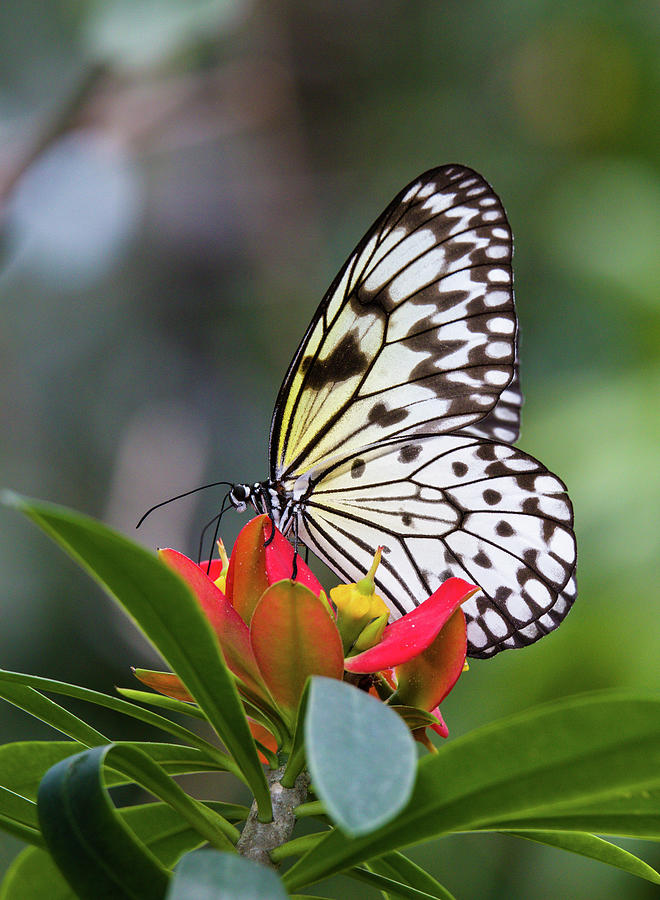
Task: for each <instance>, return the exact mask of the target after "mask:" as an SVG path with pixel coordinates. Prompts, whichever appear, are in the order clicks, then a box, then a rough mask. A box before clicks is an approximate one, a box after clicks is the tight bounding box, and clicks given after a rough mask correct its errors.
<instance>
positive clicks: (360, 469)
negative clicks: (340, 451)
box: [351, 459, 366, 478]
mask: <svg viewBox="0 0 660 900" xmlns="http://www.w3.org/2000/svg"><path fill="white" fill-rule="evenodd" d="M365 468H366V465H365V462H364V460H363V459H354V460H353V464H352V465H351V478H361V477H362V476H363V475H364V470H365Z"/></svg>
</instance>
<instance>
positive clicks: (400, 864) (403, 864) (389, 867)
mask: <svg viewBox="0 0 660 900" xmlns="http://www.w3.org/2000/svg"><path fill="white" fill-rule="evenodd" d="M369 868H370V869H373V871H374V872H379V873H380V874H381V875H387V876H389V877H390V878H395V879H396V880H397V881H403V882H404V883H405V884H408V885H410V887H413V888H417V890H418V891H426V893H427V894H428V895H430V896H431V897H437V898H438V900H454V896H453V894H450V893H449V891H448V890H447V888H446V887H444V886H443V885H442V884H440V882H439V881H437V880H436V879H435V878H434V877H433V876H432V875H429V873H428V872H426V871H425V870H424V869H422V867H421V866H418V865H417V863H414V862H413V861H412V860H411V859H408V857H407V856H404V855H403V853H388V854H387V855H386V856H381V857H380V859H372V860H371V861H370V862H369Z"/></svg>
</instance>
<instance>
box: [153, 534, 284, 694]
mask: <svg viewBox="0 0 660 900" xmlns="http://www.w3.org/2000/svg"><path fill="white" fill-rule="evenodd" d="M159 556H160V558H161V559H162V560H163V561H164V562H165V563H167V565H168V566H170V567H171V568H172V569H174V570H175V571H176V572H178V574H179V575H180V576H181V577H182V578H183V579H184V581H186V582H187V583H188V585H189V587H191V588H192V590H193V592H194V594H195V596H196V597H197V599H198V601H199V604H200V606H201V607H202V609H203V610H204V613H205V615H206V617H207V619H208V620H209V622H210V624H211V626H212V628H213V630H214V631H215V633H216V634H217V636H218V640H219V641H220V647H221V648H222V653H223V656H224V658H225V662H226V663H227V666H228V667H229V669H231V671H232V672H233V673H234V675H238V677H239V678H240V679H241V681H243V682H244V684H245V685H246V686H247V687H248V688H250V690H252V691H253V692H254V693H256V694H257V696H259V697H261V698H263V699H265V700H269V697H268V690H267V689H266V686H265V685H264V683H263V679H262V678H261V675H260V673H259V666H258V665H257V661H256V660H255V658H254V654H253V652H252V646H251V644H250V634H249V631H248V627H247V625H246V624H245V622H244V621H243V620H242V619H241V617H240V616H239V614H238V613H237V612H236V610H235V609H234V607H233V606H232V605H231V603H229V601H228V600H227V599H226V598H225V595H224V594H223V593H222V591H221V590H220V589H219V588H218V587H216V585H215V584H214V583H213V582H212V581H211V579H210V578H209V576H208V575H207V574H206V572H205V571H203V569H201V568H200V566H198V565H197V563H194V562H193V561H192V560H191V559H188V557H187V556H184V555H183V553H179V552H178V551H177V550H160V551H159Z"/></svg>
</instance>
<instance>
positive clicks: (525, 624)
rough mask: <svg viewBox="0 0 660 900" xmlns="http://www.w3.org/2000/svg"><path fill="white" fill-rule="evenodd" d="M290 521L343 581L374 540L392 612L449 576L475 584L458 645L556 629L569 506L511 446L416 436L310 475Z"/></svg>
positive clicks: (568, 565) (493, 644) (570, 549)
mask: <svg viewBox="0 0 660 900" xmlns="http://www.w3.org/2000/svg"><path fill="white" fill-rule="evenodd" d="M311 486H312V490H311V493H310V495H309V498H308V500H307V501H306V502H305V504H304V506H303V508H302V510H301V515H300V520H299V533H300V536H301V538H302V540H303V541H304V543H305V544H307V545H308V546H309V547H310V548H311V549H312V550H313V552H315V553H316V554H317V555H319V556H320V557H321V558H322V559H325V560H326V561H327V562H328V565H329V566H330V567H331V568H332V569H334V570H335V571H336V572H337V574H339V575H340V576H342V577H343V578H345V579H347V580H353V579H357V578H359V577H361V575H362V574H363V573H364V572H365V571H366V569H367V568H368V566H369V565H370V563H371V559H372V556H373V552H374V549H375V547H376V546H378V544H379V543H380V544H382V545H384V547H385V550H384V553H383V557H382V561H381V564H380V566H379V568H378V571H377V573H376V583H377V587H378V589H379V591H380V593H381V595H382V596H383V599H385V600H386V601H387V602H388V605H389V606H390V608H391V609H392V611H393V615H394V617H395V618H397V617H398V616H399V615H402V614H404V613H405V612H407V611H408V610H410V609H412V608H413V607H415V606H417V605H418V604H419V603H420V602H422V601H423V600H424V599H426V597H428V596H429V595H430V594H431V593H432V592H433V591H434V590H435V589H436V588H437V587H438V586H439V585H440V584H441V583H442V582H443V581H445V580H446V579H447V578H449V577H451V576H452V575H457V576H459V577H462V578H465V579H466V580H467V581H470V582H472V583H474V584H478V585H479V586H480V587H481V589H482V592H483V593H481V594H476V595H475V596H474V597H473V598H471V599H470V600H469V601H468V602H467V603H465V604H464V606H463V610H464V612H465V614H466V617H467V621H468V644H469V647H468V652H469V654H470V655H471V656H478V657H483V656H490V655H492V654H493V653H495V652H497V650H500V649H505V648H507V647H521V646H524V645H525V644H530V643H533V642H534V641H536V640H538V638H540V637H542V636H543V635H544V634H546V633H547V632H548V631H551V630H553V629H554V628H556V627H557V625H558V624H559V622H560V621H561V620H562V618H563V617H564V615H565V614H566V613H567V612H568V609H569V607H570V604H571V602H572V600H573V597H574V570H575V558H576V553H575V540H574V537H573V531H572V524H573V512H572V507H571V503H570V500H569V499H568V495H567V493H566V489H565V487H564V485H563V483H562V482H561V481H560V480H559V479H558V478H557V477H556V476H555V475H552V474H551V473H550V472H548V470H547V469H546V468H545V466H543V465H542V464H541V463H540V462H538V460H536V459H533V458H532V457H531V456H528V455H527V454H525V453H523V452H522V451H521V450H518V449H517V448H514V447H511V446H509V445H506V444H501V443H496V442H493V441H488V440H484V439H480V438H477V437H473V436H470V435H465V434H463V433H458V434H455V435H443V436H438V435H427V436H423V435H415V436H414V437H411V438H406V439H395V440H393V441H388V442H385V443H383V444H381V445H379V446H376V447H372V448H370V449H366V450H365V451H364V452H362V453H360V454H357V455H353V456H351V457H349V458H347V459H345V460H343V461H341V462H336V463H334V464H332V465H330V466H329V467H328V468H327V469H325V470H324V471H317V472H316V473H314V474H313V476H312V479H311Z"/></svg>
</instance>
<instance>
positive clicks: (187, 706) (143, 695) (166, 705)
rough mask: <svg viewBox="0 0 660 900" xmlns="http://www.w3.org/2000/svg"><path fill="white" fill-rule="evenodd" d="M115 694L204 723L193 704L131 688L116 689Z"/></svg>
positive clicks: (203, 718)
mask: <svg viewBox="0 0 660 900" xmlns="http://www.w3.org/2000/svg"><path fill="white" fill-rule="evenodd" d="M117 693H119V694H121V695H122V697H126V698H127V699H128V700H133V701H134V702H135V703H146V704H148V705H150V706H158V707H160V708H161V709H167V710H169V711H170V712H176V713H181V715H184V716H191V717H192V718H193V719H202V720H203V721H206V716H205V715H204V713H203V712H202V711H201V709H200V708H199V707H198V706H197V705H196V704H194V703H186V702H184V701H183V700H176V699H175V698H174V697H165V696H164V695H163V694H155V693H153V692H151V691H136V690H133V688H120V687H118V688H117Z"/></svg>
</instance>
